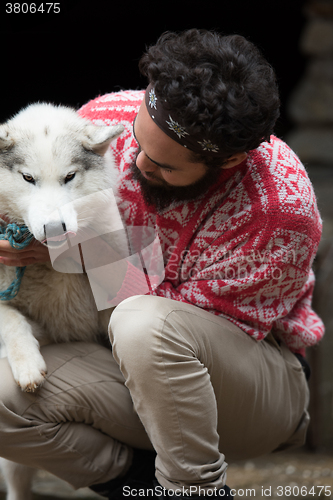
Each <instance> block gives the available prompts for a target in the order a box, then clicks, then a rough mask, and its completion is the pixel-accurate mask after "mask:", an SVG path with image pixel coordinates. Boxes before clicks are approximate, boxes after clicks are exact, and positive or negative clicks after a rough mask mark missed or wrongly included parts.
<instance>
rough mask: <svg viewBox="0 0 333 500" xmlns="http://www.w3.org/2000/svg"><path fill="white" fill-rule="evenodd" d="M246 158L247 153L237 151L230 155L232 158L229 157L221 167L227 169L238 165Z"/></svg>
mask: <svg viewBox="0 0 333 500" xmlns="http://www.w3.org/2000/svg"><path fill="white" fill-rule="evenodd" d="M246 158H247V153H236V154H234V155H232V156H230V158H228V159H227V160H226V161H225V162H224V163H223V165H222V166H221V168H224V169H227V168H233V167H236V166H237V165H239V164H240V163H242V161H244V160H245V159H246Z"/></svg>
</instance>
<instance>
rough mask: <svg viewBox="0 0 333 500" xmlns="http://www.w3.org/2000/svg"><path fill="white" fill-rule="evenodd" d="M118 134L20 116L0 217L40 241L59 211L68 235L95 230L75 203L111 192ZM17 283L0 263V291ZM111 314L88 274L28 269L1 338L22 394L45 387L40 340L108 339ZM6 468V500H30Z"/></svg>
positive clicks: (7, 136)
mask: <svg viewBox="0 0 333 500" xmlns="http://www.w3.org/2000/svg"><path fill="white" fill-rule="evenodd" d="M122 131H123V126H122V125H116V126H110V127H107V126H101V127H98V126H96V125H93V124H91V123H90V122H88V121H86V120H84V119H83V118H80V117H79V116H78V115H77V113H76V112H75V111H74V110H72V109H70V108H67V107H62V106H59V107H56V106H53V105H50V104H45V103H42V104H34V105H31V106H28V107H27V108H25V109H24V110H22V111H21V112H19V113H18V114H17V115H16V116H14V118H12V119H11V120H9V121H8V122H6V123H5V124H3V125H0V214H3V215H5V216H6V217H7V218H8V219H9V220H10V221H11V222H15V223H17V224H25V225H26V226H27V227H28V228H29V230H30V232H31V233H32V234H33V235H34V237H35V239H36V240H39V241H41V242H42V241H44V240H45V239H46V235H45V227H47V225H48V224H50V217H51V215H50V214H52V213H54V212H55V211H57V210H58V209H59V208H61V215H62V221H61V222H62V224H63V227H64V228H65V229H66V232H67V233H68V234H70V233H79V232H80V230H83V231H84V230H85V227H87V226H88V225H89V223H90V222H91V221H92V220H93V219H94V216H95V225H94V229H95V230H96V228H97V230H98V227H97V226H98V224H97V225H96V214H94V213H93V212H94V207H93V206H91V205H90V206H87V205H86V204H85V203H80V200H81V199H82V198H83V197H86V196H87V195H91V194H92V193H98V192H101V191H103V190H107V189H110V188H112V189H113V190H115V189H116V182H117V174H116V167H115V165H114V160H113V157H112V153H111V150H110V148H109V145H110V142H111V141H112V140H113V139H115V138H116V137H118V136H119V135H120V133H121V132H122ZM64 207H65V208H64ZM98 212H99V213H98V214H97V215H98V221H99V222H100V223H101V224H103V223H104V222H105V221H103V217H102V216H101V213H100V210H98ZM118 215H119V214H118ZM51 222H52V220H51ZM100 234H102V232H101V233H100ZM57 244H61V241H60V243H57ZM14 277H15V268H13V267H9V266H4V265H2V264H0V291H1V290H5V289H6V288H7V287H8V285H9V284H10V283H11V282H12V281H13V279H14ZM110 313H111V311H110V310H103V311H100V312H99V311H98V310H97V308H96V305H95V301H94V297H93V295H92V291H91V288H90V286H89V282H88V279H87V276H86V275H85V274H83V273H81V274H80V273H78V274H68V273H59V272H57V271H55V270H54V269H53V267H52V266H51V264H50V263H45V264H35V265H30V266H27V268H26V271H25V275H24V277H23V280H22V284H21V288H20V290H19V293H18V295H17V296H16V297H15V298H14V299H12V300H10V301H0V338H1V342H2V346H3V347H4V348H5V352H6V354H7V357H8V361H9V364H10V366H11V369H12V372H13V376H14V379H15V380H16V382H17V383H18V385H19V386H20V387H21V389H22V390H24V391H34V390H36V388H37V387H38V386H40V385H41V384H42V383H43V381H44V377H45V374H46V373H47V366H46V364H45V361H44V359H43V357H42V355H41V353H40V350H39V341H42V342H49V341H51V342H68V341H75V340H85V341H92V340H97V339H98V337H99V335H101V334H102V335H105V336H106V335H107V327H108V322H109V317H110ZM3 470H4V474H5V477H6V480H7V484H8V497H7V498H8V500H28V498H29V495H30V486H29V485H30V477H31V474H30V473H29V471H28V469H27V468H24V467H23V466H18V465H17V464H13V463H12V462H8V461H3Z"/></svg>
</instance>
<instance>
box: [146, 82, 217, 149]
mask: <svg viewBox="0 0 333 500" xmlns="http://www.w3.org/2000/svg"><path fill="white" fill-rule="evenodd" d="M145 102H146V107H147V110H148V113H149V115H150V116H151V118H152V119H153V120H154V122H155V123H156V125H158V127H159V128H160V129H161V130H162V131H163V132H164V133H165V134H166V135H168V136H169V137H171V139H173V140H174V141H176V142H178V144H181V145H182V146H184V148H188V149H189V150H190V151H193V152H194V153H199V154H202V155H207V156H215V157H219V156H220V157H224V158H225V153H222V151H220V150H219V147H218V146H216V144H213V143H212V142H211V141H210V140H209V139H204V138H202V137H201V136H197V135H191V134H190V133H189V132H187V131H186V128H185V127H183V126H182V125H181V124H180V123H179V122H178V120H177V116H176V114H175V113H174V111H170V110H167V109H166V108H165V107H164V106H163V101H162V100H161V99H160V98H159V97H157V95H156V92H155V88H154V86H153V85H152V84H149V85H148V87H147V90H146V93H145ZM164 102H166V101H164Z"/></svg>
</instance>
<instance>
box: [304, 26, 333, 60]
mask: <svg viewBox="0 0 333 500" xmlns="http://www.w3.org/2000/svg"><path fill="white" fill-rule="evenodd" d="M300 45H301V50H302V52H303V53H304V54H310V55H329V54H333V20H331V19H322V18H319V17H318V18H313V19H311V20H309V23H308V24H307V26H306V28H305V30H304V32H303V35H302V37H301V42H300Z"/></svg>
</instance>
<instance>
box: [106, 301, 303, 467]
mask: <svg viewBox="0 0 333 500" xmlns="http://www.w3.org/2000/svg"><path fill="white" fill-rule="evenodd" d="M115 312H116V314H114V315H113V318H112V320H113V322H112V321H111V326H112V325H115V326H117V325H122V324H123V322H124V321H125V323H126V321H127V323H126V327H125V326H124V325H123V330H122V332H123V333H124V335H125V334H126V335H127V333H126V332H127V331H128V329H129V328H130V327H131V328H132V326H131V325H132V322H131V323H130V325H129V324H128V322H129V321H130V315H136V316H137V317H139V318H140V321H138V322H137V323H135V322H133V328H134V329H135V328H137V329H139V330H140V339H141V342H142V343H143V345H144V346H147V343H149V342H150V341H153V340H154V335H153V337H152V339H151V340H150V338H149V335H148V332H149V331H155V337H156V335H157V336H158V335H160V337H161V341H159V342H158V343H159V344H160V345H161V349H162V351H163V349H165V351H168V350H169V349H170V348H171V347H170V346H172V349H177V346H179V354H181V353H182V352H183V350H184V348H186V350H187V352H188V353H191V355H192V356H193V363H194V362H195V359H197V360H199V361H200V363H199V364H198V365H197V369H198V371H200V370H201V369H202V368H205V369H206V370H207V371H208V373H209V381H210V384H211V386H212V388H213V390H214V394H215V399H216V401H215V402H214V404H215V405H216V406H215V408H216V410H215V411H216V412H217V431H218V434H219V436H220V445H219V447H220V451H221V452H222V453H224V454H225V455H227V456H228V457H230V458H232V459H237V458H240V459H241V458H247V457H253V456H256V455H261V454H264V453H268V452H270V451H273V450H274V449H275V448H277V447H278V446H280V445H281V444H282V443H285V442H286V441H288V440H289V438H290V437H291V436H292V435H293V433H294V432H295V430H296V428H297V426H298V424H299V423H300V421H301V419H302V416H303V415H304V413H305V410H306V407H307V404H308V396H309V395H308V387H307V383H306V380H305V376H304V373H303V370H302V367H301V364H300V363H299V361H298V360H297V358H296V357H295V356H294V355H293V354H292V353H291V352H290V351H289V350H288V349H287V348H286V347H285V346H283V345H282V346H279V345H278V344H277V343H276V341H275V340H274V339H273V337H272V336H271V335H269V336H268V337H267V340H264V341H261V342H258V341H256V340H254V339H253V338H252V337H250V336H249V335H248V334H246V333H245V332H243V331H242V330H241V329H240V328H238V327H237V326H236V325H234V324H232V323H231V322H230V321H228V320H227V319H225V318H222V317H219V316H215V315H214V314H211V313H210V312H207V311H204V310H203V309H201V308H199V307H196V306H193V305H191V304H186V303H182V302H177V301H174V300H171V299H165V298H161V297H154V296H137V297H133V298H131V299H127V300H125V301H124V302H123V303H122V304H120V305H119V306H118V307H117V308H116V310H115ZM126 318H127V320H126ZM135 325H136V326H135ZM125 329H126V332H125V331H124V330H125ZM120 333H121V332H120ZM119 335H120V334H119V332H118V337H119ZM129 342H131V337H130V338H129ZM186 346H187V347H186ZM129 347H130V346H129ZM145 349H146V350H148V349H147V348H145ZM132 350H133V349H132ZM134 352H136V350H135V349H134ZM147 356H149V353H148V354H147ZM193 363H191V364H189V369H190V368H191V367H193V366H194V364H193ZM203 372H204V370H203V371H202V373H203ZM187 375H188V374H187V372H186V373H185V368H184V377H183V383H184V384H186V385H187V389H188V397H189V399H191V395H193V394H195V395H196V396H198V390H199V389H198V387H190V386H189V382H188V381H189V377H188V376H187ZM198 376H199V373H198ZM177 380H178V379H177ZM205 380H207V378H205ZM208 390H209V387H207V391H208ZM184 397H185V396H184ZM203 397H204V393H203ZM189 403H190V401H189ZM180 404H181V402H180ZM184 404H185V402H184ZM207 410H208V409H207ZM211 410H212V409H211ZM203 418H204V417H203ZM192 419H193V417H192ZM192 419H191V420H192ZM303 437H304V436H303Z"/></svg>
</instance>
